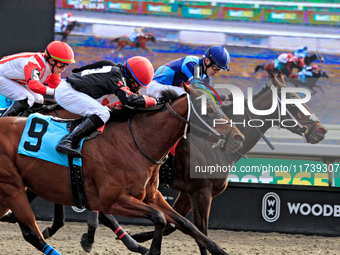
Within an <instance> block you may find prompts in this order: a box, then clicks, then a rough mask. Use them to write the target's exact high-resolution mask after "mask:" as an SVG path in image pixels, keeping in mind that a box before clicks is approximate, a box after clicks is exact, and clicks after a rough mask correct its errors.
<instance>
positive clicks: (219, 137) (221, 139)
mask: <svg viewBox="0 0 340 255" xmlns="http://www.w3.org/2000/svg"><path fill="white" fill-rule="evenodd" d="M187 98H188V118H187V119H185V118H183V117H182V116H181V115H179V114H178V113H177V112H176V111H175V110H174V109H173V108H172V107H171V105H170V103H169V102H167V103H166V104H165V106H166V108H167V109H168V111H169V112H170V113H171V114H172V115H173V116H175V117H176V118H178V119H179V120H181V121H183V122H184V123H185V124H186V126H185V128H184V135H183V136H184V137H185V138H186V132H187V127H188V126H190V127H191V128H194V129H196V130H197V131H199V132H202V133H204V134H206V135H207V137H213V138H214V139H215V140H216V143H215V144H214V145H213V148H214V147H217V146H221V148H222V150H223V148H224V150H225V144H226V141H228V140H229V136H230V134H231V131H232V129H233V127H231V128H230V130H229V132H228V134H227V135H224V134H220V133H218V132H217V131H216V130H215V129H213V128H212V127H211V126H209V125H208V124H207V123H206V122H205V121H204V120H203V119H202V118H201V117H200V116H199V114H198V113H197V112H196V110H195V107H194V106H193V104H192V102H191V100H190V96H189V95H188V94H187ZM190 109H192V111H193V112H194V114H195V116H196V117H197V119H198V120H199V121H200V122H201V124H203V125H204V127H205V128H206V129H205V128H201V127H200V126H198V125H196V124H194V123H191V122H190V121H189V118H190V112H191V111H190ZM128 125H129V129H130V132H131V135H132V138H133V141H134V142H135V144H136V146H137V148H138V149H139V150H140V151H141V153H142V154H143V155H144V156H145V157H146V158H147V159H149V160H150V161H152V162H153V163H155V164H157V165H161V164H163V163H164V162H165V161H166V160H167V157H166V155H165V156H164V157H163V158H162V159H161V160H160V161H157V160H154V159H152V158H151V157H150V156H148V155H147V154H146V153H145V152H144V151H143V150H142V148H141V147H140V146H139V145H138V143H137V141H136V138H135V136H134V134H133V130H132V127H131V119H128Z"/></svg>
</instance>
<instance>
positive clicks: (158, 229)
mask: <svg viewBox="0 0 340 255" xmlns="http://www.w3.org/2000/svg"><path fill="white" fill-rule="evenodd" d="M170 208H171V207H170ZM112 209H113V210H112V211H113V213H114V214H117V215H122V216H124V217H128V218H145V219H148V220H151V221H152V222H153V224H154V225H155V232H154V236H153V240H152V243H151V247H150V250H149V253H148V254H150V255H153V254H155V255H156V254H157V255H158V254H161V244H162V239H163V231H164V228H165V226H166V220H165V217H164V215H163V213H162V212H161V211H159V210H156V209H154V208H152V207H150V206H148V205H146V204H145V203H143V202H142V201H139V200H137V199H135V198H134V197H132V196H130V195H128V194H122V195H121V196H120V197H119V198H118V200H117V201H116V203H115V204H114V205H113V208H112Z"/></svg>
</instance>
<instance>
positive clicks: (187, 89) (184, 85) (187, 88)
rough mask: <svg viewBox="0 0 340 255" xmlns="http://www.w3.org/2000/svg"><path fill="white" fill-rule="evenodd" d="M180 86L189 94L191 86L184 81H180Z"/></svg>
mask: <svg viewBox="0 0 340 255" xmlns="http://www.w3.org/2000/svg"><path fill="white" fill-rule="evenodd" d="M182 86H183V89H184V91H185V92H187V93H188V94H189V95H190V90H191V88H190V87H189V86H187V85H186V84H185V83H184V82H182Z"/></svg>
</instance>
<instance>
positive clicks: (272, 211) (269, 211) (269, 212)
mask: <svg viewBox="0 0 340 255" xmlns="http://www.w3.org/2000/svg"><path fill="white" fill-rule="evenodd" d="M267 211H268V215H274V212H275V210H273V208H270V210H267Z"/></svg>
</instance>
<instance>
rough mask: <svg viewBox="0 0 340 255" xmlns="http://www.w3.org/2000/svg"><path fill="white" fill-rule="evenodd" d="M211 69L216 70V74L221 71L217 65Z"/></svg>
mask: <svg viewBox="0 0 340 255" xmlns="http://www.w3.org/2000/svg"><path fill="white" fill-rule="evenodd" d="M211 69H212V70H214V71H215V72H219V71H221V68H219V67H218V66H216V65H211Z"/></svg>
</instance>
